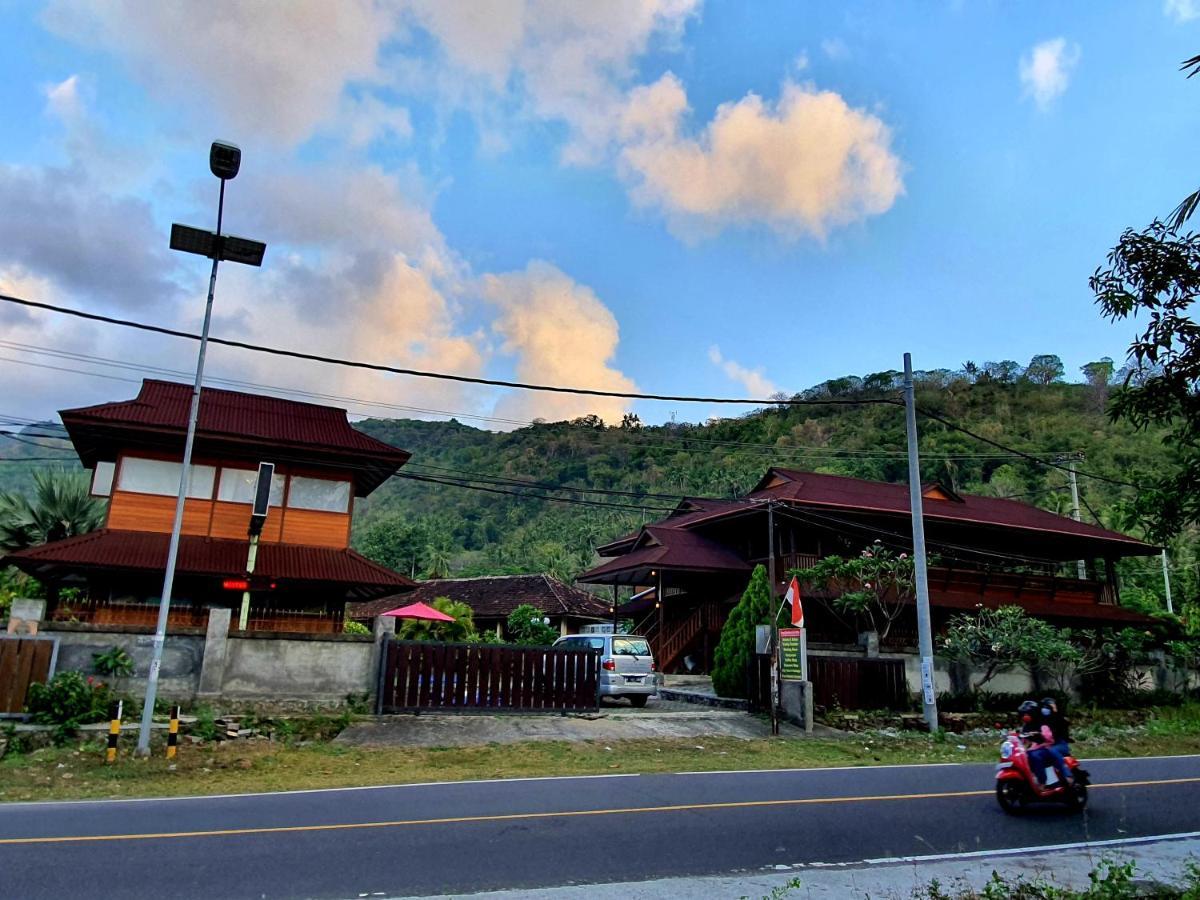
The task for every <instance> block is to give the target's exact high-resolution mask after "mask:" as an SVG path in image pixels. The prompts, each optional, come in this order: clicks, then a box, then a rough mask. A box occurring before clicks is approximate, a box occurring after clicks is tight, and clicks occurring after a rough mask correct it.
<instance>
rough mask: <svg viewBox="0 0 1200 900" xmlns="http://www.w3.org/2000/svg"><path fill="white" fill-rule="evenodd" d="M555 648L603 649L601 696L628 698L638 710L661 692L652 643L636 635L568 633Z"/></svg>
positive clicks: (558, 641)
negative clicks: (652, 652)
mask: <svg viewBox="0 0 1200 900" xmlns="http://www.w3.org/2000/svg"><path fill="white" fill-rule="evenodd" d="M554 646H555V647H563V648H566V649H572V648H574V649H579V650H587V649H594V650H599V651H600V696H601V697H628V698H629V702H630V703H632V704H633V705H634V706H635V707H637V708H638V709H641V708H642V707H643V706H645V705H646V701H647V700H649V699H650V698H651V697H653V696H654V695H655V694H657V693H658V673H657V672H656V671H655V667H654V656H653V654H651V652H650V643H649V641H647V640H646V639H645V638H644V637H639V636H638V635H636V634H568V635H566V636H565V637H560V638H559V639H558V640H557V641H555V642H554Z"/></svg>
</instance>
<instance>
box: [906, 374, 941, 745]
mask: <svg viewBox="0 0 1200 900" xmlns="http://www.w3.org/2000/svg"><path fill="white" fill-rule="evenodd" d="M914 394H915V392H914V390H913V376H912V354H911V353H905V354H904V418H905V427H906V430H907V431H908V499H909V505H910V506H911V507H912V529H913V567H914V568H915V570H916V581H917V645H918V649H919V651H920V653H921V693H922V698H921V699H922V701H923V704H922V705H923V707H924V711H925V724H926V726H927V727H928V728H929V730H930V731H936V730H937V727H938V713H937V695H936V694H935V693H934V689H933V674H934V672H933V627H932V625H931V624H930V621H929V572H928V570H927V568H926V565H925V513H924V509H923V506H922V502H921V460H920V458H919V457H918V456H917V402H916V398H915V396H914Z"/></svg>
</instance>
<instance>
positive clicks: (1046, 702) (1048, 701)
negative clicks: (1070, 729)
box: [1042, 697, 1058, 707]
mask: <svg viewBox="0 0 1200 900" xmlns="http://www.w3.org/2000/svg"><path fill="white" fill-rule="evenodd" d="M1042 706H1049V707H1057V706H1058V701H1057V700H1055V699H1054V698H1053V697H1043V698H1042Z"/></svg>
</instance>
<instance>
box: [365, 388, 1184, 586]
mask: <svg viewBox="0 0 1200 900" xmlns="http://www.w3.org/2000/svg"><path fill="white" fill-rule="evenodd" d="M1004 374H1005V373H1001V377H995V376H994V375H989V374H987V373H983V374H980V373H975V372H971V373H948V372H940V373H926V374H924V375H923V376H922V377H920V378H919V380H918V390H917V402H918V406H919V407H921V408H923V409H927V410H929V411H931V412H935V413H937V414H938V415H940V416H942V417H943V418H945V419H947V420H949V421H951V422H953V423H955V424H957V425H961V426H963V427H965V428H967V429H968V430H970V431H973V432H976V433H978V434H980V435H982V436H985V437H988V438H991V439H993V440H996V441H998V442H1000V443H1002V444H1005V445H1008V446H1011V447H1015V448H1017V449H1020V450H1023V451H1026V452H1028V453H1030V454H1033V455H1035V456H1038V457H1041V458H1044V459H1053V458H1054V455H1055V454H1058V453H1062V454H1069V453H1082V454H1083V455H1084V460H1083V461H1081V462H1079V463H1078V465H1079V468H1080V470H1081V471H1084V472H1090V473H1097V474H1100V475H1107V476H1108V477H1111V478H1116V479H1118V480H1122V481H1136V480H1137V476H1138V473H1140V472H1151V471H1154V470H1156V469H1157V468H1160V467H1162V466H1164V465H1166V464H1167V460H1168V454H1167V450H1166V449H1165V448H1164V446H1163V444H1162V440H1161V438H1162V435H1161V434H1160V433H1135V432H1134V431H1133V429H1132V428H1131V427H1129V426H1128V425H1126V424H1123V423H1115V424H1114V423H1112V422H1110V421H1109V420H1108V418H1107V417H1106V415H1105V414H1104V407H1105V403H1106V401H1107V395H1108V392H1109V390H1110V388H1109V387H1108V385H1107V383H1106V380H1105V379H1103V378H1101V379H1093V380H1092V383H1091V384H1066V383H1062V382H1058V381H1051V383H1046V384H1041V383H1037V382H1036V381H1034V380H1031V378H1030V377H1028V376H1021V375H1019V374H1016V373H1007V375H1008V377H1003V375H1004ZM896 377H897V373H883V374H882V375H879V376H872V377H871V378H868V379H858V378H846V379H838V380H837V381H832V382H827V383H826V384H824V385H821V386H819V387H817V388H813V389H811V390H809V391H806V392H805V393H804V394H802V395H797V397H801V398H805V399H810V400H822V399H838V400H848V399H862V400H870V399H882V398H888V397H892V398H894V397H897V396H898V391H897V390H896ZM359 427H360V428H362V429H363V430H364V431H366V432H368V433H370V434H372V435H374V436H376V437H378V438H380V439H382V440H385V441H388V442H389V443H393V444H396V445H398V446H401V447H404V448H405V449H408V450H410V451H411V452H412V454H413V456H412V461H411V463H410V464H409V465H408V466H406V467H405V468H404V470H402V471H403V473H404V474H406V475H415V476H419V477H421V478H430V479H436V480H437V482H439V483H432V482H429V481H420V480H412V479H407V478H396V479H392V480H391V481H390V482H389V483H388V484H386V485H384V486H383V487H382V488H381V489H380V490H378V491H377V492H376V493H375V494H374V495H373V496H372V497H371V498H370V499H369V501H368V502H366V503H365V504H362V505H361V506H360V507H359V513H358V515H357V516H356V525H355V543H356V545H357V546H358V548H359V549H360V550H362V551H363V552H365V553H367V554H368V555H370V556H373V557H375V558H377V559H379V560H380V561H382V562H385V563H387V564H389V565H392V566H394V567H396V568H398V569H402V570H404V571H406V572H410V573H414V572H415V573H416V574H417V575H418V576H419V575H421V574H423V573H424V574H428V573H430V572H437V573H440V572H444V571H452V572H454V573H456V574H464V575H472V574H484V573H500V572H523V571H551V572H554V573H555V574H557V575H559V576H560V577H564V578H567V577H570V576H572V575H574V574H575V573H576V572H578V571H580V570H581V569H583V568H585V567H587V566H589V565H591V564H592V562H593V561H594V557H593V548H594V547H595V546H596V545H597V544H599V543H603V542H604V541H606V540H608V539H611V538H614V537H616V536H618V535H620V534H623V533H626V532H628V531H630V530H632V529H634V528H636V527H637V526H638V525H639V524H641V523H642V522H643V521H645V520H647V519H653V518H656V517H657V516H659V515H660V514H661V512H660V511H661V510H662V509H664V508H666V507H668V506H670V505H672V501H671V499H670V498H673V497H679V496H682V495H692V496H710V497H736V496H739V495H742V494H744V493H745V492H747V491H748V490H749V489H751V488H752V487H753V485H754V484H755V482H757V480H758V479H759V478H760V477H761V475H762V474H763V472H764V471H765V470H766V468H767V467H768V466H769V465H772V464H779V465H787V466H790V467H793V468H798V469H809V470H814V471H819V472H828V473H834V474H842V475H852V476H857V477H861V478H871V479H878V480H882V481H905V480H906V478H907V456H906V454H905V432H904V411H903V408H902V407H900V406H895V405H884V404H871V405H836V406H834V405H830V406H822V405H814V406H803V407H772V408H768V409H763V410H759V411H756V412H754V413H751V414H749V415H745V416H742V417H739V418H731V419H722V420H718V421H710V422H709V423H707V424H703V425H676V424H669V425H664V426H656V427H642V426H640V425H639V424H638V423H637V422H635V421H626V422H625V423H624V425H623V426H618V427H605V426H604V425H603V424H602V423H600V422H598V421H597V420H595V419H594V418H585V419H579V420H575V421H574V422H570V423H565V422H564V423H555V424H535V425H532V426H530V427H526V428H521V429H518V430H516V431H512V432H508V433H495V432H488V431H481V430H478V429H475V428H472V427H469V426H466V425H462V424H460V423H458V422H421V421H407V420H386V421H385V420H372V421H365V422H361V423H359ZM919 428H920V433H921V453H922V466H921V468H922V477H923V479H924V480H939V481H942V482H943V483H945V484H948V485H949V486H951V487H953V488H955V489H956V490H959V491H963V492H967V493H980V494H989V495H994V496H1004V497H1012V498H1019V499H1021V500H1023V501H1025V502H1029V503H1034V504H1036V505H1038V506H1042V507H1045V508H1047V509H1051V510H1054V511H1056V512H1060V513H1064V514H1067V513H1069V511H1070V491H1069V489H1068V482H1067V475H1066V473H1065V472H1063V471H1061V470H1056V469H1052V468H1049V467H1047V466H1042V465H1038V464H1036V463H1033V462H1029V461H1026V460H1022V459H1020V458H1019V457H1014V456H1012V455H1010V454H1005V453H1003V452H1002V451H1000V450H998V449H996V448H995V447H991V446H989V445H987V444H986V443H982V442H980V441H978V440H975V439H974V438H972V437H969V436H967V435H965V434H963V433H962V432H960V431H956V430H954V429H952V428H949V427H947V426H945V425H943V424H940V423H938V422H935V421H932V420H930V419H927V418H926V419H922V420H921V421H920V425H919ZM446 482H454V483H455V485H454V486H452V485H451V484H447V483H446ZM523 482H536V483H537V484H538V485H548V486H553V487H560V488H571V489H576V491H578V490H580V489H584V488H587V489H592V490H598V491H609V492H622V493H608V494H601V493H595V494H586V493H579V492H575V491H567V490H562V491H552V490H548V489H546V488H545V487H532V486H530V487H524V486H522V483H523ZM458 484H470V485H472V486H473V487H460V486H457V485H458ZM1079 484H1080V492H1081V495H1082V498H1083V501H1084V503H1085V507H1084V510H1083V518H1084V520H1085V521H1095V520H1096V517H1098V518H1099V520H1100V521H1101V522H1102V523H1103V524H1105V525H1107V526H1110V527H1122V528H1128V527H1129V523H1127V522H1125V521H1123V520H1122V518H1121V509H1120V505H1121V501H1122V500H1123V499H1128V496H1129V494H1130V490H1129V489H1128V488H1122V487H1119V486H1115V485H1112V484H1108V483H1105V482H1103V481H1100V480H1097V479H1092V478H1088V477H1084V476H1081V477H1080V478H1079ZM480 488H487V489H488V490H486V491H485V490H480ZM497 492H500V493H497ZM507 492H516V493H524V494H527V495H529V496H527V497H514V496H511V495H510V494H509V493H507ZM534 495H536V497H535V496H534ZM546 497H559V498H566V499H567V500H571V501H575V502H570V503H566V502H552V501H550V500H547V499H545V498H546ZM578 501H590V503H591V504H597V505H590V504H584V503H580V502H578ZM625 507H635V508H633V509H629V508H625ZM1179 543H1180V547H1179V548H1177V549H1178V551H1179V553H1178V554H1177V555H1178V557H1179V561H1180V563H1181V565H1182V564H1183V563H1184V562H1186V561H1187V560H1191V559H1193V558H1194V554H1193V553H1192V545H1193V544H1194V538H1193V536H1192V535H1185V536H1183V537H1182V538H1181V539H1180V541H1179ZM1155 565H1156V562H1155V561H1153V560H1152V561H1148V562H1147V563H1145V564H1143V563H1140V562H1139V563H1135V564H1131V565H1130V566H1128V567H1125V568H1126V573H1125V574H1126V576H1127V578H1126V580H1127V582H1129V583H1130V584H1131V585H1136V584H1143V585H1144V586H1145V587H1146V588H1147V589H1149V590H1151V591H1152V592H1153V591H1157V590H1159V589H1160V585H1161V575H1160V573H1158V572H1156V570H1155V568H1154V566H1155ZM1190 580H1192V581H1194V580H1195V571H1194V568H1193V569H1192V571H1191V574H1190Z"/></svg>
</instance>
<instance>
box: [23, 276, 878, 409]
mask: <svg viewBox="0 0 1200 900" xmlns="http://www.w3.org/2000/svg"><path fill="white" fill-rule="evenodd" d="M0 300H2V301H4V302H6V303H16V304H19V305H21V306H25V307H30V308H33V309H42V310H47V311H49V312H54V313H59V314H60V315H66V316H75V317H76V318H80V319H88V320H90V321H93V322H104V323H105V324H108V325H119V326H121V327H123V328H135V329H137V330H139V331H148V332H151V333H154V334H164V335H167V336H169V337H177V338H185V339H187V340H191V341H199V340H200V336H199V335H197V334H192V333H191V332H188V331H180V330H179V329H176V328H166V327H164V326H161V325H151V324H149V323H146V322H138V321H135V320H133V319H118V318H116V317H114V316H104V315H100V314H99V313H89V312H84V311H83V310H79V309H71V308H70V307H66V306H56V305H54V304H51V303H40V302H38V301H36V300H25V299H22V298H20V297H13V296H10V295H8V294H0ZM209 342H210V343H213V344H220V345H221V346H224V347H235V348H237V349H240V350H251V351H253V352H255V353H268V354H271V355H273V356H285V357H289V358H292V359H303V360H307V361H309V362H319V363H327V364H329V365H336V366H347V367H350V368H355V369H367V370H370V371H375V372H388V373H391V374H393V375H409V376H412V377H414V378H434V379H439V380H442V381H455V382H459V383H462V384H481V385H488V386H490V387H506V388H516V389H518V390H523V391H544V392H548V393H556V394H575V395H580V396H586V397H612V398H617V399H621V400H656V401H671V402H678V403H713V404H733V405H737V406H861V405H867V404H889V405H892V406H896V405H899V401H898V400H895V399H884V398H872V399H863V400H845V399H830V400H797V399H788V400H784V399H778V400H772V399H760V398H746V397H694V396H687V395H681V394H643V393H636V392H632V391H604V390H598V389H596V388H577V387H564V386H562V385H552V384H534V383H528V382H521V381H506V380H503V379H498V378H476V377H473V376H470V375H454V374H451V373H448V372H429V371H424V370H421V369H408V368H403V367H400V366H389V365H384V364H382V363H370V362H364V361H362V360H351V359H344V358H340V357H334V356H323V355H321V354H317V353H305V352H302V351H299V350H286V349H283V348H280V347H267V346H265V345H262V344H251V343H249V342H248V341H234V340H230V339H228V338H217V337H210V338H209Z"/></svg>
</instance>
